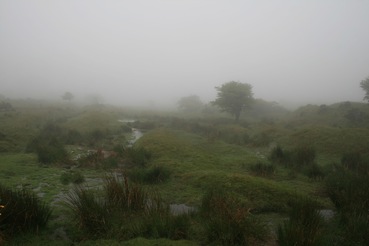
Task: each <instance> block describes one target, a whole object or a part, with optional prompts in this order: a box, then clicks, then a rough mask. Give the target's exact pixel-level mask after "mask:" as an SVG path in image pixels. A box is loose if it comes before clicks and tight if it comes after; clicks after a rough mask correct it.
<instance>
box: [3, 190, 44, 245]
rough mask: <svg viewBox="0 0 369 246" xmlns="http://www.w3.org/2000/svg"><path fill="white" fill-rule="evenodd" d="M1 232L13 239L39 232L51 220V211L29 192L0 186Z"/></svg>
mask: <svg viewBox="0 0 369 246" xmlns="http://www.w3.org/2000/svg"><path fill="white" fill-rule="evenodd" d="M0 198H1V200H0V203H1V205H3V206H4V207H3V208H1V214H0V230H1V233H2V234H3V236H0V239H1V237H5V238H6V237H12V236H14V235H16V234H18V233H22V232H36V233H37V232H39V230H40V229H42V228H44V227H45V226H46V224H47V222H48V220H49V218H50V215H51V209H50V207H49V206H48V205H46V204H45V203H43V202H41V201H40V200H39V199H38V198H37V197H36V195H35V194H34V193H32V192H31V191H28V190H25V189H23V190H16V191H13V190H9V189H7V188H5V187H4V186H2V185H0Z"/></svg>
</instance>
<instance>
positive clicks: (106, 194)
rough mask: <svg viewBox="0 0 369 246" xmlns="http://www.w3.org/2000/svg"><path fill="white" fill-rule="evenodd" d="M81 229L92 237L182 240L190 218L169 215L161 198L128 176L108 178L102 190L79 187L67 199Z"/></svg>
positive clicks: (167, 208) (187, 230)
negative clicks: (131, 181)
mask: <svg viewBox="0 0 369 246" xmlns="http://www.w3.org/2000/svg"><path fill="white" fill-rule="evenodd" d="M67 205H68V206H69V207H70V208H71V210H72V212H73V214H74V217H75V218H76V222H77V225H78V227H79V228H81V229H82V230H83V231H84V232H85V233H86V234H87V235H88V236H89V237H99V238H116V239H119V240H128V239H131V238H135V237H146V238H161V237H166V238H170V239H183V238H186V237H188V236H189V230H190V226H191V223H190V217H189V216H187V215H181V216H175V215H173V214H171V213H170V209H169V206H168V205H166V204H165V203H164V202H163V201H162V199H161V198H160V196H159V195H157V194H156V193H150V192H148V191H147V190H146V189H144V188H143V187H142V186H141V185H138V184H131V183H130V182H129V181H128V179H127V177H124V178H123V177H122V178H119V177H117V176H114V175H110V176H107V177H106V179H105V181H104V189H103V190H88V189H87V188H83V187H76V188H75V190H74V192H72V193H70V194H69V196H68V201H67Z"/></svg>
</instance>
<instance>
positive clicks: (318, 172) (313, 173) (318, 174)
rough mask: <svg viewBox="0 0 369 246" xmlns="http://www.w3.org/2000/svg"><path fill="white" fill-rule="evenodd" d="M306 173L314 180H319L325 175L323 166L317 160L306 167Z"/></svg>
mask: <svg viewBox="0 0 369 246" xmlns="http://www.w3.org/2000/svg"><path fill="white" fill-rule="evenodd" d="M305 173H306V175H307V176H308V177H309V178H311V179H313V180H319V179H323V178H324V177H325V172H324V171H323V169H322V167H321V166H319V165H318V164H317V163H315V162H313V163H312V164H311V165H309V166H308V167H306V170H305Z"/></svg>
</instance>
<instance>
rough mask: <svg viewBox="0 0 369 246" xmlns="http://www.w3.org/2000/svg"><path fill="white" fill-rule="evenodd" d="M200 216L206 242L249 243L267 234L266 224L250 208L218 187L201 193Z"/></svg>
mask: <svg viewBox="0 0 369 246" xmlns="http://www.w3.org/2000/svg"><path fill="white" fill-rule="evenodd" d="M201 215H202V218H203V220H204V226H205V233H206V236H207V241H208V243H219V244H221V245H249V243H250V242H252V241H255V240H256V241H263V240H265V238H266V235H267V230H266V227H265V225H263V224H262V223H261V222H259V221H258V220H256V218H255V217H254V216H253V215H252V214H251V213H250V208H248V207H246V206H245V205H244V204H242V203H241V201H240V200H239V199H237V197H235V196H232V195H231V194H229V193H226V192H224V191H222V190H221V189H213V190H210V191H209V192H207V193H206V194H205V195H204V198H203V200H202V205H201Z"/></svg>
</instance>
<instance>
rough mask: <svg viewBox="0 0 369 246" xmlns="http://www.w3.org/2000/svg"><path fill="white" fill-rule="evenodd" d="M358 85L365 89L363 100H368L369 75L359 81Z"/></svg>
mask: <svg viewBox="0 0 369 246" xmlns="http://www.w3.org/2000/svg"><path fill="white" fill-rule="evenodd" d="M360 87H361V88H362V89H363V90H364V91H365V96H364V98H363V100H367V101H368V102H369V76H368V77H366V79H364V80H362V81H361V82H360Z"/></svg>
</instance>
